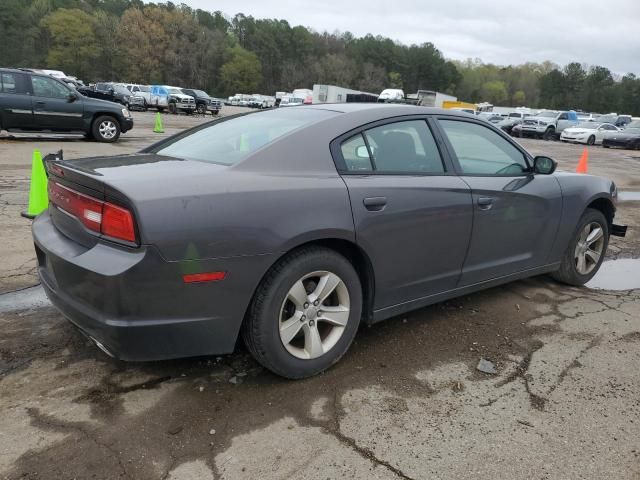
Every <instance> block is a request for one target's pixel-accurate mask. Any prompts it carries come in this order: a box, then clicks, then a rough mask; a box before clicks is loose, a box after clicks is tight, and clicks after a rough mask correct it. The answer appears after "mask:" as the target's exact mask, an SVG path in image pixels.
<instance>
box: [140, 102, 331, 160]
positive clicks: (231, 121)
mask: <svg viewBox="0 0 640 480" xmlns="http://www.w3.org/2000/svg"><path fill="white" fill-rule="evenodd" d="M335 115H337V113H336V112H332V111H329V110H312V109H306V108H303V107H300V108H291V109H288V108H287V109H284V108H283V109H281V110H280V109H279V110H271V111H268V112H260V113H252V114H248V115H241V116H238V117H230V118H228V119H223V120H221V121H218V122H215V123H213V124H212V125H209V126H206V127H204V128H201V129H199V130H196V131H194V132H192V133H190V134H187V135H185V136H181V137H178V138H176V139H175V140H173V141H171V142H170V143H169V144H166V143H165V144H161V145H159V146H157V147H156V148H154V149H153V150H150V151H151V152H153V153H157V154H159V155H167V156H170V157H175V158H182V159H185V160H199V161H202V162H209V163H218V164H221V165H233V164H235V163H237V162H239V161H240V160H243V159H245V158H246V157H248V156H249V155H250V154H251V153H252V152H255V151H256V150H258V149H259V148H261V147H264V146H265V145H268V144H269V143H271V142H273V141H274V140H276V139H278V138H279V137H282V136H283V135H286V134H287V133H290V132H293V131H294V130H298V129H300V128H302V127H305V126H308V125H311V124H313V123H317V122H320V121H322V120H326V119H328V118H331V117H332V116H335Z"/></svg>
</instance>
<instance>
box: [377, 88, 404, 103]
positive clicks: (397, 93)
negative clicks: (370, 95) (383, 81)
mask: <svg viewBox="0 0 640 480" xmlns="http://www.w3.org/2000/svg"><path fill="white" fill-rule="evenodd" d="M378 102H380V103H394V102H396V103H402V102H404V90H402V89H400V88H385V89H384V90H383V91H382V92H380V95H379V96H378Z"/></svg>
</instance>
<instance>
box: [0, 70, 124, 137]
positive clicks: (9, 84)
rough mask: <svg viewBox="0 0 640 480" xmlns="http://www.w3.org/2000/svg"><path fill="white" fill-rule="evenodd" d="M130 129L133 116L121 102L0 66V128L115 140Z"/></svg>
mask: <svg viewBox="0 0 640 480" xmlns="http://www.w3.org/2000/svg"><path fill="white" fill-rule="evenodd" d="M132 128H133V118H131V114H130V113H129V110H127V109H126V108H122V105H119V104H117V103H113V102H107V101H104V100H98V99H94V98H88V97H84V96H82V95H80V94H79V93H78V92H77V91H76V90H74V89H73V88H71V87H69V86H68V85H66V84H65V83H64V82H61V81H60V80H58V79H56V78H54V77H51V76H49V75H46V74H42V73H37V72H32V71H29V70H26V69H25V70H22V69H12V68H0V130H2V129H4V130H11V131H29V132H35V131H51V132H60V133H61V132H65V133H67V132H82V133H84V134H85V136H86V137H88V138H95V139H96V140H98V141H100V142H115V141H116V140H118V138H119V137H120V133H124V132H127V131H128V130H131V129H132Z"/></svg>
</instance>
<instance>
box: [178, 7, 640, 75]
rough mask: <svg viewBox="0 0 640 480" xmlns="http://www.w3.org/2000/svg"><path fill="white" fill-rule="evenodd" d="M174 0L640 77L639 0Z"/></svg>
mask: <svg viewBox="0 0 640 480" xmlns="http://www.w3.org/2000/svg"><path fill="white" fill-rule="evenodd" d="M180 1H183V2H184V3H186V4H188V5H190V6H192V7H195V8H202V9H204V10H209V11H215V10H221V11H222V12H224V13H226V14H228V15H229V16H233V15H235V14H236V13H238V12H242V13H244V14H245V15H252V16H254V17H256V18H278V19H281V18H282V19H286V20H287V21H289V23H290V24H292V25H304V26H307V27H311V28H313V29H314V30H318V31H324V30H328V31H330V32H332V31H334V30H340V31H345V30H348V31H350V32H352V33H354V34H356V35H357V36H362V35H365V34H367V33H372V34H374V35H383V36H385V37H390V38H392V39H394V40H398V41H400V42H402V43H405V44H411V43H422V42H432V43H433V44H435V46H436V47H437V48H438V49H440V51H441V52H443V54H444V56H445V57H447V58H451V59H466V58H476V57H478V58H481V59H482V60H483V61H485V62H491V63H496V64H499V65H508V64H518V63H523V62H526V61H533V62H540V61H543V60H551V61H553V62H556V63H559V64H561V65H564V64H566V63H569V62H571V61H578V62H580V63H587V64H589V65H602V66H605V67H608V68H609V69H611V70H612V71H614V72H617V73H626V72H633V73H635V74H636V75H640V0H578V1H567V0H531V1H527V0H444V1H443V0H437V1H428V0H402V1H393V0H385V1H381V0H341V1H338V0H306V1H302V0H289V1H282V2H274V1H266V0H174V2H175V3H180Z"/></svg>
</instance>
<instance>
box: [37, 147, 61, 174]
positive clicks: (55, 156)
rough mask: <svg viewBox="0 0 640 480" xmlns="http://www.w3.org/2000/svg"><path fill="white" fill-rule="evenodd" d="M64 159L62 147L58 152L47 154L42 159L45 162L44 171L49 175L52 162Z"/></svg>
mask: <svg viewBox="0 0 640 480" xmlns="http://www.w3.org/2000/svg"><path fill="white" fill-rule="evenodd" d="M60 160H64V155H63V152H62V149H60V150H58V151H57V152H56V153H49V154H47V155H45V157H44V158H43V159H42V163H43V164H44V171H45V173H46V174H47V177H48V176H49V171H50V170H51V168H52V167H51V162H55V161H60Z"/></svg>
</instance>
